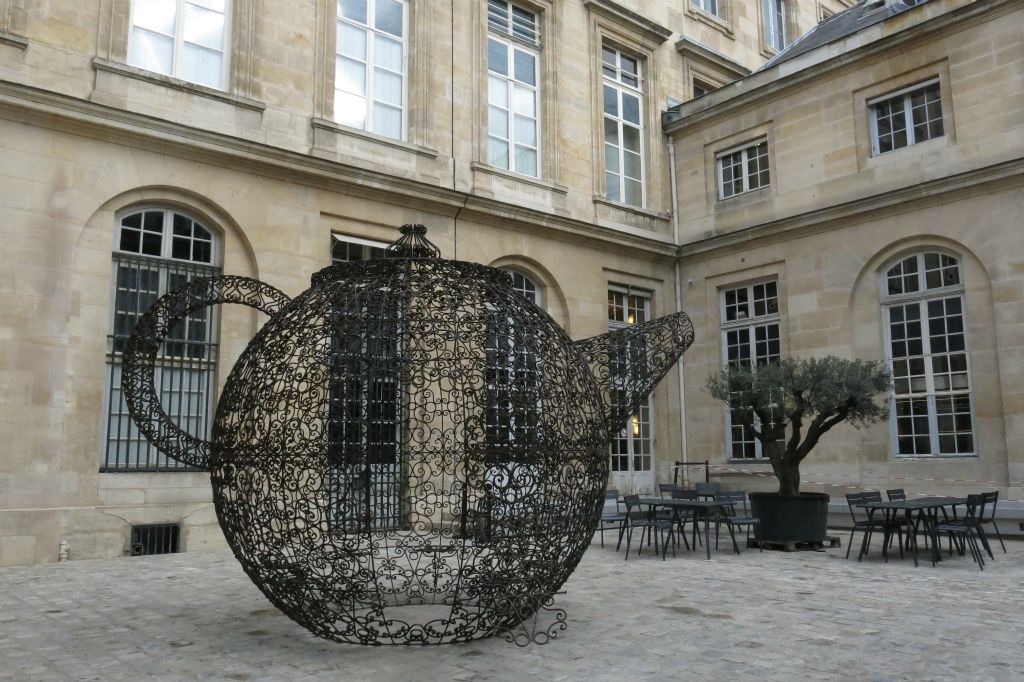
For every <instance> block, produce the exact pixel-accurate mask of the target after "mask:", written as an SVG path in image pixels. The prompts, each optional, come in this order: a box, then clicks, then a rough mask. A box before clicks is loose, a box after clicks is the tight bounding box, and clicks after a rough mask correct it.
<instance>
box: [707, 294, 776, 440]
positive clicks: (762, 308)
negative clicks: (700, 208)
mask: <svg viewBox="0 0 1024 682" xmlns="http://www.w3.org/2000/svg"><path fill="white" fill-rule="evenodd" d="M721 319H722V349H723V356H724V357H725V365H726V367H751V366H755V367H757V366H760V365H765V364H768V363H770V362H775V361H777V360H778V359H779V358H780V357H781V355H782V345H781V341H780V338H779V323H780V320H779V285H778V283H777V282H776V281H774V280H772V281H768V282H759V283H757V284H750V285H747V286H742V287H735V288H732V289H726V290H725V291H723V292H722V318H721ZM736 421H737V420H735V419H734V418H733V415H732V413H730V412H726V447H727V448H728V451H729V456H730V457H732V458H733V459H760V458H762V457H764V453H763V452H762V448H761V441H759V440H757V439H756V438H754V435H753V434H752V433H751V432H750V429H748V428H747V427H745V426H743V425H742V424H740V423H734V422H736Z"/></svg>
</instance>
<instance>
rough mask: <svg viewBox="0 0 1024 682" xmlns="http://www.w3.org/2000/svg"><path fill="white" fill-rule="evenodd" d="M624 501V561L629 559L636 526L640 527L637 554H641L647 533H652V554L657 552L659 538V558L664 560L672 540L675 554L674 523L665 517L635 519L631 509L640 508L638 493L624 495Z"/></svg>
mask: <svg viewBox="0 0 1024 682" xmlns="http://www.w3.org/2000/svg"><path fill="white" fill-rule="evenodd" d="M623 499H624V501H625V503H626V524H625V530H626V561H629V547H630V545H631V544H632V540H633V531H634V530H636V529H637V528H639V529H640V547H639V549H637V554H638V555H639V554H641V553H642V552H643V550H644V538H645V537H646V536H647V535H648V534H653V535H654V554H655V556H657V554H658V542H659V540H660V542H661V546H662V551H661V560H662V561H664V560H665V558H666V557H667V555H668V543H669V541H671V542H672V556H675V555H676V534H675V523H674V522H672V521H667V520H665V519H657V518H650V517H645V518H642V519H637V518H635V517H634V515H633V509H634V508H636V509H638V510H639V508H640V496H639V495H626V496H625V498H623Z"/></svg>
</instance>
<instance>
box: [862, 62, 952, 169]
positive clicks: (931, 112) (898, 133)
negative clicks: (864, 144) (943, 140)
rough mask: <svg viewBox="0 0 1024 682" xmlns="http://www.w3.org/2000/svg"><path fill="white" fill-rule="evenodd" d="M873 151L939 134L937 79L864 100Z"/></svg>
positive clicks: (879, 151)
mask: <svg viewBox="0 0 1024 682" xmlns="http://www.w3.org/2000/svg"><path fill="white" fill-rule="evenodd" d="M868 108H869V109H870V113H871V145H872V151H873V153H874V154H876V155H877V154H884V153H886V152H891V151H893V150H895V149H901V148H903V147H907V146H910V145H912V144H917V143H918V142H925V141H926V140H931V139H934V138H936V137H942V136H943V135H944V134H945V130H944V128H943V124H942V97H941V94H940V91H939V82H938V81H937V80H935V81H931V82H929V83H925V84H923V85H915V86H913V87H911V88H907V89H906V90H902V91H900V92H897V93H893V94H888V95H885V96H884V97H881V98H878V99H875V100H871V101H870V102H868Z"/></svg>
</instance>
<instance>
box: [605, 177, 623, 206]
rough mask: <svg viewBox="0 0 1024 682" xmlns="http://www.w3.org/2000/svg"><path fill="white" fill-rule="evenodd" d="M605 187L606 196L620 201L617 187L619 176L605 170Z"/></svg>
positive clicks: (619, 192) (619, 191) (620, 197)
mask: <svg viewBox="0 0 1024 682" xmlns="http://www.w3.org/2000/svg"><path fill="white" fill-rule="evenodd" d="M604 182H605V188H606V191H607V192H608V198H609V199H614V200H615V201H622V196H621V190H620V187H619V176H618V175H617V174H615V173H612V172H606V173H605V174H604Z"/></svg>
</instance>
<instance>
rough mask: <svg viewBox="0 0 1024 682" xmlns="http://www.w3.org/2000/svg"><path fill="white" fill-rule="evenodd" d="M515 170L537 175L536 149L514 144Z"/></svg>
mask: <svg viewBox="0 0 1024 682" xmlns="http://www.w3.org/2000/svg"><path fill="white" fill-rule="evenodd" d="M516 172H517V173H523V174H524V175H533V176H536V175H537V150H536V149H527V148H526V147H520V146H519V145H516Z"/></svg>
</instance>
